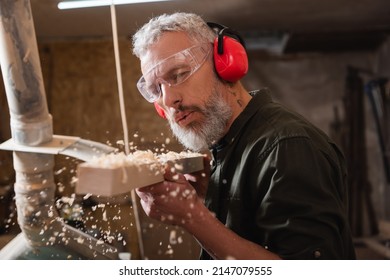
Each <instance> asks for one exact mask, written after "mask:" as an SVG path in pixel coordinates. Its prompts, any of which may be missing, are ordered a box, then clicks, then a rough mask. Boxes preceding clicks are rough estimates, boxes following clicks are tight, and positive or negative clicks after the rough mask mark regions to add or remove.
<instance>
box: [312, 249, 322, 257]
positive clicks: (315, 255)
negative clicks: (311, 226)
mask: <svg viewBox="0 0 390 280" xmlns="http://www.w3.org/2000/svg"><path fill="white" fill-rule="evenodd" d="M313 255H314V258H315V259H319V258H321V251H319V250H315V251H314V253H313Z"/></svg>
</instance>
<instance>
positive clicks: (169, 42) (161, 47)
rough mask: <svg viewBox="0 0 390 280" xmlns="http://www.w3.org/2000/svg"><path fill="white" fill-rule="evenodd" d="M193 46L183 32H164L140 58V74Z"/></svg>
mask: <svg viewBox="0 0 390 280" xmlns="http://www.w3.org/2000/svg"><path fill="white" fill-rule="evenodd" d="M193 45H194V42H193V41H192V40H191V39H190V38H189V37H188V35H187V34H186V33H184V32H165V33H164V34H163V35H161V37H160V38H159V39H158V41H157V42H156V43H154V44H153V45H151V46H150V47H149V48H148V50H147V51H146V52H145V54H144V55H143V56H142V57H141V68H142V72H144V73H145V71H147V70H149V69H150V68H151V67H153V66H154V65H156V64H157V63H159V62H160V61H162V60H163V59H165V58H167V57H169V56H171V55H173V54H176V53H178V52H180V51H182V50H184V49H187V48H189V47H191V46H193Z"/></svg>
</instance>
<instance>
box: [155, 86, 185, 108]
mask: <svg viewBox="0 0 390 280" xmlns="http://www.w3.org/2000/svg"><path fill="white" fill-rule="evenodd" d="M160 89H161V93H162V98H163V103H164V105H165V106H166V107H168V108H174V109H177V108H178V107H179V105H180V104H181V101H182V96H181V94H180V92H179V90H176V89H175V88H174V87H172V86H169V85H168V84H165V83H162V84H160Z"/></svg>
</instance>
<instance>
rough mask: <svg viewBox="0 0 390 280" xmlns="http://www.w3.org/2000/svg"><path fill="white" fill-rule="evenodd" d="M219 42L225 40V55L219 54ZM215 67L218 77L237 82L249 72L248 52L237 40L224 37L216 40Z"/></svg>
mask: <svg viewBox="0 0 390 280" xmlns="http://www.w3.org/2000/svg"><path fill="white" fill-rule="evenodd" d="M219 40H223V43H222V44H223V53H221V54H220V53H219V52H218V44H219V43H220V41H219ZM214 65H215V70H216V71H217V73H218V75H219V76H220V77H221V78H222V79H223V80H225V81H228V82H237V81H238V80H240V79H241V78H242V77H244V76H245V75H246V73H247V72H248V57H247V55H246V51H245V49H244V47H243V46H242V45H241V43H240V42H238V41H237V40H235V39H233V38H231V37H228V36H223V37H222V39H219V38H218V37H217V38H215V40H214Z"/></svg>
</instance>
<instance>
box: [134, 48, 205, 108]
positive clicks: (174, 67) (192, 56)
mask: <svg viewBox="0 0 390 280" xmlns="http://www.w3.org/2000/svg"><path fill="white" fill-rule="evenodd" d="M210 51H211V46H210V45H208V44H203V45H196V46H192V47H190V48H188V49H185V50H182V51H180V52H178V53H176V54H174V55H171V56H169V57H167V58H165V59H163V60H162V61H160V62H159V63H157V64H156V65H154V66H153V67H152V68H151V69H149V70H148V71H147V72H146V73H145V74H144V75H143V76H142V77H141V78H140V79H139V81H138V82H137V88H138V90H139V91H140V93H141V94H142V96H143V97H144V98H145V99H146V100H147V101H149V102H150V103H153V102H155V101H156V100H158V99H159V98H160V96H161V85H162V84H165V85H168V86H169V87H173V86H177V85H179V84H181V83H184V82H185V81H186V80H187V79H188V78H189V77H191V75H192V74H194V73H195V72H196V70H198V69H199V68H200V67H201V66H202V65H203V63H204V62H205V61H206V58H207V57H208V55H209V54H210Z"/></svg>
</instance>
